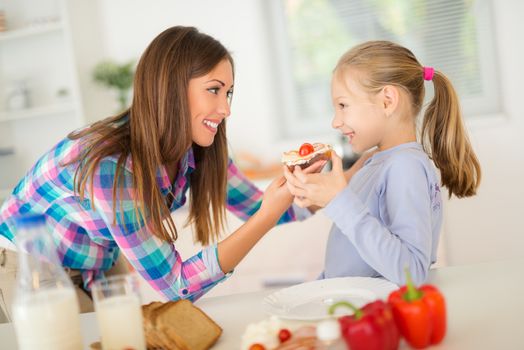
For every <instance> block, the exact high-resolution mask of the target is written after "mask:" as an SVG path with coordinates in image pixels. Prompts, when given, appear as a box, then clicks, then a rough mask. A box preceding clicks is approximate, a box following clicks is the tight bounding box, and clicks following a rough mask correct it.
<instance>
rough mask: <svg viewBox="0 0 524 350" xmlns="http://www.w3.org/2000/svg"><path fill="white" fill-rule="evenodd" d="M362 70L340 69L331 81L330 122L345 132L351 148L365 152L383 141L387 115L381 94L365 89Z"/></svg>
mask: <svg viewBox="0 0 524 350" xmlns="http://www.w3.org/2000/svg"><path fill="white" fill-rule="evenodd" d="M360 76H361V75H360V74H359V72H357V71H356V70H354V69H351V68H345V69H340V70H337V71H336V72H335V73H334V74H333V79H332V82H331V96H332V102H333V106H334V108H335V115H334V117H333V121H332V123H331V125H332V126H333V128H334V129H338V130H339V131H340V132H341V133H342V134H344V135H346V136H347V137H348V139H349V143H350V144H351V146H352V149H353V150H354V151H355V152H357V153H362V152H364V151H366V150H368V149H370V148H372V147H374V146H379V148H380V145H381V143H382V140H383V138H384V135H385V133H386V129H387V117H386V113H385V112H384V108H382V106H381V104H380V102H379V100H380V99H379V98H378V96H373V95H372V94H370V93H369V92H367V91H365V90H364V88H363V87H362V85H361V83H360V82H359V78H360Z"/></svg>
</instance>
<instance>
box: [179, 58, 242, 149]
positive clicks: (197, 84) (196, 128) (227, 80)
mask: <svg viewBox="0 0 524 350" xmlns="http://www.w3.org/2000/svg"><path fill="white" fill-rule="evenodd" d="M232 95H233V68H232V66H231V63H230V62H229V60H223V61H221V62H220V63H219V64H217V66H216V67H215V68H214V69H213V70H211V71H210V72H209V73H208V74H206V75H203V76H201V77H198V78H194V79H191V80H190V81H189V86H188V100H189V110H190V113H191V135H192V139H193V142H194V143H196V144H197V145H199V146H202V147H208V146H211V144H213V141H214V138H215V135H216V133H217V131H218V130H217V129H218V127H219V126H220V123H222V121H223V120H224V119H225V118H227V117H228V116H229V115H230V114H231V109H230V103H231V97H232Z"/></svg>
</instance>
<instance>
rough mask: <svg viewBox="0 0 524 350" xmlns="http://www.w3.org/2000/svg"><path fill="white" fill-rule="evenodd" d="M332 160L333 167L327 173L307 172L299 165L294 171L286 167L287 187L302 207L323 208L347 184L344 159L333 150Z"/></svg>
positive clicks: (296, 202)
mask: <svg viewBox="0 0 524 350" xmlns="http://www.w3.org/2000/svg"><path fill="white" fill-rule="evenodd" d="M331 160H332V162H333V168H332V170H331V171H330V172H328V173H325V174H307V173H306V172H304V171H302V170H301V169H300V168H299V167H295V170H294V171H293V173H291V172H290V171H289V170H288V169H287V168H285V169H284V176H285V178H286V180H287V188H288V189H289V192H290V193H291V194H292V195H293V196H295V199H294V202H295V204H297V205H298V206H300V207H302V208H305V207H310V206H318V207H321V208H323V207H325V206H326V205H327V204H328V203H329V202H330V201H331V200H332V199H333V198H334V197H335V196H336V195H337V194H338V193H339V192H340V191H342V190H343V189H344V188H345V187H346V186H347V180H346V178H345V176H344V170H343V168H342V159H341V158H340V157H339V156H338V155H337V154H336V153H335V152H331Z"/></svg>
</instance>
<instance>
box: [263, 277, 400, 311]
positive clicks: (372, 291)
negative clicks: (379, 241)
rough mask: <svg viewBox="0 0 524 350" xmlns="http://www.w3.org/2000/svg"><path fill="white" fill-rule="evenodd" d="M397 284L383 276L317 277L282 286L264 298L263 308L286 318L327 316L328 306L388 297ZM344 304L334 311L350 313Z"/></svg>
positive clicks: (357, 303)
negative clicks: (308, 280)
mask: <svg viewBox="0 0 524 350" xmlns="http://www.w3.org/2000/svg"><path fill="white" fill-rule="evenodd" d="M397 288H398V286H397V285H396V284H393V283H391V282H389V281H387V280H385V279H382V278H371V277H342V278H330V279H323V280H317V281H312V282H307V283H302V284H298V285H296V286H292V287H288V288H284V289H281V290H279V291H277V292H275V293H273V294H270V295H268V296H267V297H265V298H264V308H265V310H266V312H268V313H269V314H271V315H275V316H278V317H280V318H283V319H289V320H303V321H314V320H321V319H324V318H327V317H329V315H328V309H329V306H330V305H332V304H334V303H336V302H338V301H349V302H350V303H352V304H353V305H355V306H357V307H361V306H364V305H365V304H367V303H369V302H371V301H374V300H377V299H387V297H388V295H389V293H391V292H392V291H394V290H396V289H397ZM351 313H352V312H351V310H349V309H347V308H343V307H341V308H339V309H337V311H336V313H335V315H337V316H339V315H347V314H351Z"/></svg>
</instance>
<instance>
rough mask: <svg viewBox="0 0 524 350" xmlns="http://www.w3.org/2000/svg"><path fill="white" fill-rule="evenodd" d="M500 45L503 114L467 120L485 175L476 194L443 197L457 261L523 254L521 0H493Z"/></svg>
mask: <svg viewBox="0 0 524 350" xmlns="http://www.w3.org/2000/svg"><path fill="white" fill-rule="evenodd" d="M493 7H494V18H495V23H496V28H494V30H495V38H496V44H497V46H498V49H499V57H498V59H499V64H498V69H499V71H500V80H501V86H502V91H501V97H502V104H503V109H504V110H503V113H504V117H505V119H503V120H500V121H498V122H497V121H486V122H479V123H471V125H470V132H471V138H472V141H473V144H474V146H475V149H476V151H477V154H478V156H479V158H480V162H481V164H482V170H483V181H482V185H481V188H480V190H479V194H478V196H476V197H474V198H471V199H466V200H463V199H461V200H456V199H454V200H452V201H450V202H449V203H447V206H446V207H445V208H446V213H445V214H446V215H445V218H446V219H445V230H446V239H447V240H446V242H445V243H446V248H447V252H448V262H449V263H450V264H461V263H469V262H477V261H487V260H493V259H502V258H513V257H522V256H524V225H523V223H522V220H521V219H522V218H523V214H524V203H523V198H524V187H523V186H522V181H523V179H524V137H523V135H524V111H523V109H522V107H521V106H522V101H521V99H522V94H521V91H522V81H523V79H524V71H523V70H522V62H524V41H522V40H519V39H516V38H519V37H521V36H522V34H524V23H523V22H522V19H521V16H520V15H521V14H522V13H524V2H522V1H519V0H504V1H497V2H495V4H494V6H493Z"/></svg>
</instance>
